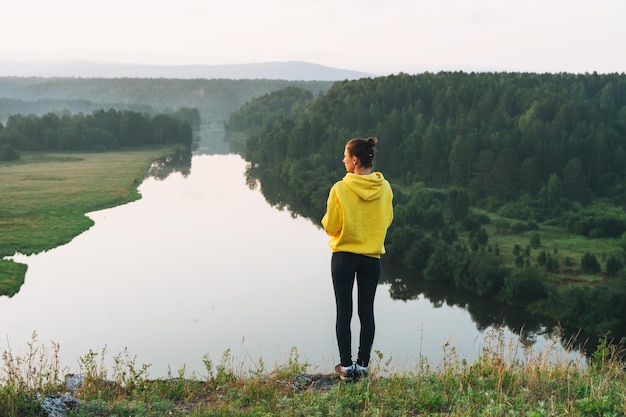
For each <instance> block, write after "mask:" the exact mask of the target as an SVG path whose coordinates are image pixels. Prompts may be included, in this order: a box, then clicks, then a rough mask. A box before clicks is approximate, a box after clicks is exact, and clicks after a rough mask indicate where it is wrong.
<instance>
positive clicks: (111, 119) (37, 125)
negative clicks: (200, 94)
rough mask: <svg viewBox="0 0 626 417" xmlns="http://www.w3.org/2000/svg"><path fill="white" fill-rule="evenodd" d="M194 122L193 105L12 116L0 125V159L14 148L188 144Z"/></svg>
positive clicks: (96, 148) (99, 148) (197, 121)
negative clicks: (162, 110) (166, 110)
mask: <svg viewBox="0 0 626 417" xmlns="http://www.w3.org/2000/svg"><path fill="white" fill-rule="evenodd" d="M199 125H200V116H199V113H198V110H197V109H190V108H181V109H179V110H178V111H176V112H174V113H171V114H167V115H166V114H158V115H155V116H149V115H147V114H142V113H138V112H134V111H128V110H125V111H118V110H115V109H109V110H97V111H94V112H93V113H91V114H87V115H85V114H82V113H78V114H74V115H72V114H68V113H64V114H61V115H58V114H56V113H47V114H45V115H43V116H35V115H26V116H25V115H21V114H17V115H12V116H10V117H9V119H8V121H7V123H6V126H3V125H2V124H0V157H4V158H3V159H5V160H6V159H15V157H16V155H17V151H104V150H114V149H119V148H124V147H137V146H145V145H170V144H182V145H184V146H187V147H190V146H191V143H192V140H193V131H194V128H195V129H197V128H198V127H199Z"/></svg>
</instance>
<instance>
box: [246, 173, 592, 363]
mask: <svg viewBox="0 0 626 417" xmlns="http://www.w3.org/2000/svg"><path fill="white" fill-rule="evenodd" d="M245 175H246V183H247V184H248V187H250V189H255V188H257V187H258V188H260V191H261V193H262V194H263V197H264V198H265V200H266V201H267V202H268V204H270V205H271V206H272V207H275V208H277V209H279V210H287V211H289V212H290V213H291V215H292V216H293V217H297V216H300V217H304V218H307V219H309V220H310V221H311V222H312V223H313V224H314V225H316V226H317V227H321V225H320V221H319V219H321V217H322V215H323V213H322V212H321V210H322V208H321V207H319V205H318V206H317V207H315V206H313V205H312V204H307V203H306V199H304V198H302V197H301V196H298V195H297V192H295V191H294V190H293V189H292V188H291V187H289V186H288V184H285V181H284V180H282V181H281V177H280V175H278V173H275V172H272V171H271V170H267V169H266V170H262V169H260V168H259V167H258V166H254V165H252V164H250V163H249V164H248V166H247V169H246V173H245ZM330 185H332V184H330V183H329V189H330ZM324 202H325V201H324ZM380 283H381V284H388V285H389V292H390V295H391V297H392V298H393V299H394V300H401V301H408V300H415V299H417V298H418V297H419V296H420V295H423V296H424V297H425V298H426V299H428V300H429V301H430V302H431V303H432V304H433V307H434V308H437V307H441V306H443V305H446V306H450V307H459V308H462V309H464V310H466V311H467V312H468V313H469V314H470V317H471V319H472V321H473V322H474V323H475V324H476V327H477V329H478V330H479V331H484V330H487V329H488V328H490V327H496V326H503V327H505V328H508V329H509V330H510V331H511V332H512V333H514V334H517V335H518V336H519V340H520V343H521V344H522V345H523V346H525V347H530V346H531V345H533V344H534V343H535V342H536V341H537V338H538V337H539V336H543V337H546V338H549V339H550V338H554V339H555V340H560V342H561V344H562V345H563V347H564V348H565V349H567V350H574V351H580V352H593V351H594V350H595V346H596V345H597V341H598V337H594V336H592V335H588V334H586V333H584V332H582V331H580V330H578V329H571V328H566V327H563V326H561V325H560V324H559V323H555V322H553V321H551V320H548V319H544V318H541V317H536V316H532V315H530V314H528V313H527V312H525V311H522V310H520V309H517V308H514V307H511V306H509V305H507V304H504V303H501V302H498V301H497V300H495V299H493V298H488V297H485V296H481V295H478V294H476V293H473V292H469V291H466V290H463V289H459V288H457V287H454V286H451V285H443V284H435V283H432V282H426V281H425V280H424V279H423V277H422V274H421V272H416V271H410V270H408V269H406V268H405V267H404V266H402V265H397V264H393V263H390V262H385V260H384V258H383V272H382V276H381V282H380Z"/></svg>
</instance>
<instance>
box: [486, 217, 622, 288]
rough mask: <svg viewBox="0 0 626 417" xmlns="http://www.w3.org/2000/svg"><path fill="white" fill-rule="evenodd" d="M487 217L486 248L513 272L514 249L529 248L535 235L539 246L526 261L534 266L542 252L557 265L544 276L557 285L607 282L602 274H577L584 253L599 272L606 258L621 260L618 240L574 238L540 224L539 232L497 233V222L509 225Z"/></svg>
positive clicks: (576, 236)
mask: <svg viewBox="0 0 626 417" xmlns="http://www.w3.org/2000/svg"><path fill="white" fill-rule="evenodd" d="M483 214H486V215H488V216H489V218H490V220H491V224H489V225H487V226H486V227H485V229H486V231H487V233H488V234H489V243H488V245H489V246H491V247H492V248H495V247H496V246H497V247H498V250H499V253H500V257H501V259H502V260H503V262H504V264H505V265H506V266H507V267H510V268H511V269H513V268H515V258H516V256H515V255H514V254H513V251H514V247H515V245H518V246H519V247H520V248H521V250H522V252H524V251H525V249H526V248H527V247H529V246H531V236H532V235H533V234H538V235H539V237H540V246H539V247H531V249H530V256H529V257H525V258H527V259H529V260H530V262H531V263H532V264H533V265H535V264H537V256H538V255H539V253H540V252H541V251H545V252H546V253H547V254H548V255H549V256H550V257H552V258H554V259H556V260H557V261H558V263H559V268H558V270H557V271H554V272H552V273H547V274H546V275H547V276H548V277H549V278H550V280H551V281H552V282H553V283H554V284H556V285H559V286H560V285H571V284H572V283H574V282H575V283H578V284H582V285H586V284H594V283H597V282H602V281H604V280H605V279H606V276H605V274H603V273H602V272H600V273H598V274H591V275H590V274H585V273H583V272H581V270H580V260H581V258H582V257H583V255H584V254H585V253H586V252H589V253H591V254H593V255H595V256H596V258H597V260H598V262H600V264H601V266H602V269H603V270H604V268H605V261H606V259H607V258H608V257H609V256H617V257H619V258H620V259H621V258H622V256H623V252H624V251H623V249H622V248H621V247H620V244H619V241H618V239H610V238H597V239H589V238H586V237H584V236H580V235H574V234H571V233H569V232H567V231H566V230H565V229H563V228H559V227H555V226H550V225H546V224H540V225H539V229H538V230H531V231H526V232H522V233H517V234H516V233H513V232H511V231H502V230H499V229H498V226H497V225H498V222H502V221H510V219H505V218H502V217H499V216H497V215H495V214H493V213H488V212H483Z"/></svg>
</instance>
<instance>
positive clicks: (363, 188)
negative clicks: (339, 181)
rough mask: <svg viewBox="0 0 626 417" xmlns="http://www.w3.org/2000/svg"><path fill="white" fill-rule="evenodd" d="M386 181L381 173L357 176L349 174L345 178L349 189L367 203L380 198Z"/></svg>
mask: <svg viewBox="0 0 626 417" xmlns="http://www.w3.org/2000/svg"><path fill="white" fill-rule="evenodd" d="M384 180H385V178H384V177H383V174H382V173H381V172H372V173H371V174H368V175H357V174H352V173H350V172H349V173H347V174H346V176H345V177H343V181H344V182H345V183H346V185H347V186H348V188H350V189H351V190H352V191H353V192H354V193H355V194H356V195H358V196H359V197H360V198H361V199H362V200H365V201H371V200H377V199H379V198H380V196H381V193H382V190H383V182H384Z"/></svg>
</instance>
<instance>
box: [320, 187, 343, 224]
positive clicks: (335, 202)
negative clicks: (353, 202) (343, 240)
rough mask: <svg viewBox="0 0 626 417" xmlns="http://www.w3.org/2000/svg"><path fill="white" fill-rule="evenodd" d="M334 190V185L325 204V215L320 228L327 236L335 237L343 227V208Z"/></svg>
mask: <svg viewBox="0 0 626 417" xmlns="http://www.w3.org/2000/svg"><path fill="white" fill-rule="evenodd" d="M336 188H337V187H336V185H335V186H333V188H331V189H330V193H329V194H328V201H327V202H326V214H324V217H323V218H322V226H323V227H324V231H325V232H326V234H327V235H328V236H337V235H338V234H339V233H340V232H341V229H342V227H343V208H342V206H341V201H340V199H339V196H338V195H337V190H336Z"/></svg>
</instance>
